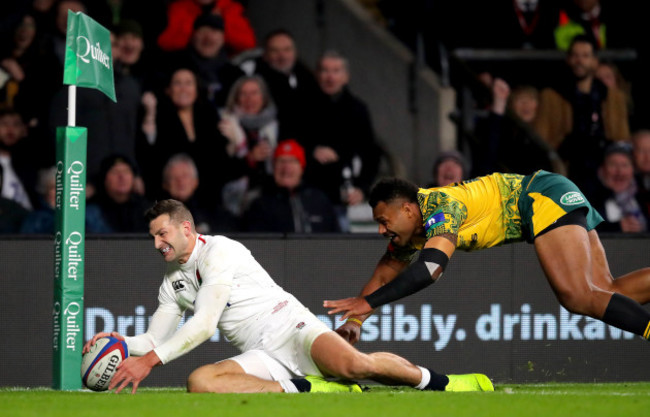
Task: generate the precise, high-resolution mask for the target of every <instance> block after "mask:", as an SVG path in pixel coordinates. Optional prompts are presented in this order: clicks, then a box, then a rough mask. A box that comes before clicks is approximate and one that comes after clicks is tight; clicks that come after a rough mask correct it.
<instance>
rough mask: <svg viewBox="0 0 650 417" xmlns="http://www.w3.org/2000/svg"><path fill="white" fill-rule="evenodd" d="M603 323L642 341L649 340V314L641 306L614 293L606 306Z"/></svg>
mask: <svg viewBox="0 0 650 417" xmlns="http://www.w3.org/2000/svg"><path fill="white" fill-rule="evenodd" d="M603 321H604V322H605V323H607V324H611V325H612V326H614V327H618V328H619V329H623V330H625V331H628V332H632V333H634V334H638V335H639V336H643V338H644V339H650V313H648V312H647V311H646V310H645V309H644V308H643V307H641V304H639V303H637V302H636V301H634V300H632V299H631V298H628V297H626V296H624V295H621V294H618V293H614V294H613V295H612V299H611V300H610V301H609V304H608V305H607V309H606V310H605V314H604V315H603Z"/></svg>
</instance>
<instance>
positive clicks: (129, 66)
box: [0, 0, 650, 234]
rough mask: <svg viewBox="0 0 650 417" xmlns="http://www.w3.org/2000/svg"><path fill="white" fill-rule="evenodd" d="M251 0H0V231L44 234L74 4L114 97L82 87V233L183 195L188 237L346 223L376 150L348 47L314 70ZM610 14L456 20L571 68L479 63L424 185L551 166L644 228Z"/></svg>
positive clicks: (629, 103)
mask: <svg viewBox="0 0 650 417" xmlns="http://www.w3.org/2000/svg"><path fill="white" fill-rule="evenodd" d="M246 3H247V2H244V1H236V0H167V1H155V0H105V1H99V0H96V1H92V2H91V1H82V0H33V1H20V0H10V1H7V2H6V3H3V6H1V7H2V8H3V10H4V12H3V14H2V16H3V17H2V18H0V190H1V197H0V212H1V216H0V233H33V234H34V233H36V234H48V233H52V232H53V228H54V209H53V207H54V202H53V195H54V176H55V174H56V170H55V168H54V167H53V165H54V162H55V161H54V151H55V146H54V143H55V140H54V138H55V129H56V127H57V126H64V125H65V124H66V112H67V90H66V87H65V86H63V85H62V82H61V81H62V78H63V75H62V74H63V62H64V53H65V33H66V19H67V12H68V10H72V11H83V12H85V13H87V14H89V15H91V16H92V17H93V18H94V19H95V20H97V21H99V22H100V23H101V24H102V25H104V26H106V27H108V28H109V29H110V30H111V42H112V45H111V50H112V56H113V63H114V74H115V90H116V96H117V100H118V103H117V104H115V103H113V102H112V101H111V100H110V99H108V98H107V97H105V96H104V95H103V94H102V93H101V92H99V91H95V90H92V89H78V90H77V95H78V98H77V102H78V103H79V105H78V109H77V124H78V125H79V126H84V127H87V128H88V131H89V140H88V157H87V159H88V176H87V181H88V185H87V197H88V201H87V218H86V223H87V226H86V228H87V231H88V232H89V233H145V232H147V225H146V224H144V223H143V219H142V212H143V211H144V210H145V209H146V208H147V207H148V205H149V204H150V203H151V202H153V201H156V200H159V199H163V198H175V199H178V200H180V201H183V202H184V203H185V204H186V205H187V206H188V207H190V209H191V210H192V212H193V213H194V214H195V216H196V224H197V229H198V230H199V232H200V233H226V232H237V231H250V232H280V233H287V232H296V233H309V232H318V233H320V232H346V231H349V227H350V225H349V222H348V220H347V218H346V216H347V210H348V209H349V208H350V207H352V206H356V205H360V204H364V201H365V198H366V196H367V193H368V191H369V188H370V186H371V185H372V183H373V182H374V181H375V180H376V179H377V175H378V172H379V167H380V161H381V155H382V150H381V148H380V146H379V145H378V143H377V139H376V133H375V132H374V130H373V123H372V119H371V114H370V112H369V110H368V107H367V105H366V103H364V102H363V101H362V100H361V99H360V98H359V97H357V96H356V95H355V94H354V93H353V92H352V91H351V90H350V88H349V85H348V83H349V80H350V77H351V76H352V74H350V68H349V63H348V60H347V58H346V57H345V56H343V55H341V54H340V53H338V52H337V51H334V50H326V51H325V52H324V53H322V54H321V55H320V58H319V59H318V61H317V62H316V63H314V64H315V65H314V70H313V71H312V70H311V69H310V65H308V64H307V63H305V62H302V61H301V59H300V55H299V51H298V50H297V47H296V42H295V39H294V37H293V35H292V33H291V32H289V31H287V30H285V29H283V28H278V29H276V30H274V31H272V32H270V33H268V34H265V36H264V37H263V38H261V39H257V38H256V35H255V31H254V28H253V27H252V25H251V23H250V21H249V20H248V19H247V17H246ZM365 3H367V5H368V4H372V3H375V5H376V6H379V7H378V8H377V9H376V10H375V11H376V12H377V15H381V18H382V19H383V20H384V22H385V23H386V25H387V26H388V27H389V28H390V29H391V30H392V31H393V32H394V33H395V35H397V36H398V38H400V39H401V40H402V41H404V42H405V43H406V44H407V45H411V46H413V45H414V43H415V42H414V38H413V34H414V33H415V31H418V30H419V31H420V33H424V34H425V35H426V34H428V35H430V36H429V37H427V38H425V40H426V39H435V40H436V42H435V45H434V46H431V45H429V44H425V49H426V51H427V53H430V51H431V49H432V48H433V49H436V48H439V45H440V43H441V42H443V43H444V42H445V41H446V40H445V37H444V35H442V34H441V33H435V28H434V29H432V28H431V27H430V26H435V25H426V24H425V23H423V22H422V18H423V16H427V13H426V10H425V9H426V7H427V5H428V4H429V2H427V1H421V2H415V3H416V4H417V6H416V7H413V8H410V9H407V8H401V9H400V8H398V7H397V6H396V2H394V1H389V0H385V1H378V2H365ZM484 3H488V2H484ZM489 3H490V5H491V6H490V7H492V2H489ZM506 3H507V5H506ZM471 4H474V3H471ZM481 4H482V3H481ZM423 7H424V9H422V8H423ZM445 7H446V6H445ZM481 7H485V4H484V5H483V6H481ZM443 8H444V7H443ZM499 8H501V9H503V10H501V9H499ZM497 9H498V10H501V11H500V12H499V13H497ZM611 10H612V9H611V8H608V7H607V5H602V6H601V4H600V1H599V0H555V1H547V2H543V1H541V0H515V1H513V2H499V4H498V5H494V10H491V12H492V13H490V14H489V16H493V17H494V18H495V19H497V20H496V21H495V20H492V21H491V24H492V25H497V24H498V25H499V27H500V28H501V30H499V31H493V30H487V29H486V30H485V32H484V36H483V35H482V36H478V37H477V38H476V39H470V38H469V36H470V34H469V33H468V34H466V35H467V36H468V38H467V39H465V41H466V42H470V43H471V42H475V45H476V46H477V47H485V46H492V47H504V48H528V49H531V48H537V49H558V50H562V51H566V66H565V67H566V71H565V72H558V73H557V74H553V77H549V80H547V81H548V82H547V83H546V84H545V85H543V86H540V85H541V84H542V83H540V82H539V80H532V79H531V80H528V82H526V83H521V82H519V81H520V80H517V82H516V83H512V82H510V81H509V80H507V79H504V78H501V77H499V76H496V75H493V74H489V73H484V74H481V75H480V76H477V80H481V81H482V82H483V83H484V86H485V87H486V91H489V96H490V98H489V103H488V104H487V105H486V106H485V108H484V111H483V113H481V116H480V117H479V118H477V120H476V121H475V125H474V126H475V127H474V129H473V132H472V135H473V138H474V141H473V143H472V149H471V150H470V151H469V152H467V150H463V149H459V150H460V151H463V152H459V151H457V150H451V151H447V152H443V153H440V154H439V155H432V156H431V160H432V161H433V164H432V175H431V180H430V181H429V184H422V185H428V186H444V185H447V184H450V183H454V182H459V181H461V180H463V179H467V178H470V177H472V176H476V175H483V174H488V173H491V172H494V171H500V172H516V173H521V174H529V173H531V172H532V171H534V170H537V169H545V170H549V171H554V172H558V173H561V174H563V175H566V176H568V177H569V178H570V179H572V180H573V181H574V182H576V183H577V184H578V185H579V186H580V187H581V189H582V190H583V191H584V192H585V194H586V196H587V198H588V199H590V200H591V201H592V203H593V205H594V207H596V209H597V210H598V211H599V212H600V213H601V214H602V215H603V217H604V218H605V220H606V222H605V223H604V224H603V225H601V229H602V230H603V231H619V232H645V231H647V227H648V220H649V219H650V132H649V131H647V130H640V129H639V130H637V131H636V132H634V129H632V128H631V125H632V124H631V122H630V121H631V118H632V115H633V114H635V115H636V116H638V110H637V108H638V107H637V106H635V105H634V95H633V94H632V92H633V90H632V87H631V84H630V83H629V81H627V80H626V78H625V77H624V76H623V75H622V74H621V71H620V70H619V68H618V67H617V66H616V64H615V63H614V62H611V61H603V60H600V59H599V58H598V52H599V51H600V50H602V49H605V48H607V47H608V45H610V44H611V45H614V46H616V45H617V42H619V38H618V37H617V36H618V34H619V32H617V31H611V30H610V26H609V25H610V22H612V20H611V16H612V15H611V13H612V12H611ZM418 12H421V13H420V14H419V15H418ZM438 18H439V17H438ZM442 27H444V25H443V26H442ZM480 29H481V26H480V25H479V26H477V32H481V30H480ZM431 30H433V32H434V33H430V31H431ZM502 35H503V36H502ZM479 38H480V39H479ZM255 48H259V49H255ZM256 50H261V52H260V53H257V54H255V53H253V54H251V55H250V56H251V57H249V58H248V59H246V60H241V59H237V58H239V57H241V56H242V53H243V55H246V54H247V52H251V51H256ZM432 67H434V69H436V68H435V67H436V65H435V64H434V63H432ZM35 150H38V151H35Z"/></svg>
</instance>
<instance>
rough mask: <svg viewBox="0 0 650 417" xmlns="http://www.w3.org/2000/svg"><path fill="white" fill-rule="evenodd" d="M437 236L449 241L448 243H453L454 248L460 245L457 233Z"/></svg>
mask: <svg viewBox="0 0 650 417" xmlns="http://www.w3.org/2000/svg"><path fill="white" fill-rule="evenodd" d="M437 236H438V237H442V238H444V239H447V240H448V241H450V242H451V243H453V244H454V246H456V244H457V243H458V235H457V234H456V233H442V234H439V235H437Z"/></svg>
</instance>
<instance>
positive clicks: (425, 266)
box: [323, 235, 455, 319]
mask: <svg viewBox="0 0 650 417" xmlns="http://www.w3.org/2000/svg"><path fill="white" fill-rule="evenodd" d="M453 237H454V238H455V235H453ZM453 241H455V239H454V240H453ZM453 241H452V239H450V238H449V237H447V236H442V237H441V236H438V237H434V238H432V239H430V240H429V241H427V243H426V245H425V246H424V249H423V250H422V251H421V252H420V256H419V258H418V260H417V261H416V262H414V263H412V264H411V265H409V266H408V267H407V268H406V269H404V270H403V271H402V272H400V273H399V275H397V277H395V278H394V279H392V280H391V281H390V282H389V283H387V284H386V285H383V286H381V287H380V288H378V289H377V290H376V291H374V292H372V293H371V294H368V295H365V296H359V297H354V298H347V299H343V300H334V301H325V302H324V303H323V304H324V306H325V307H328V308H331V310H330V311H329V312H328V313H329V314H335V313H339V312H345V314H344V315H343V317H342V319H347V318H349V317H351V316H354V315H358V314H367V313H369V312H371V311H372V310H373V309H375V308H377V307H379V306H382V305H384V304H388V303H390V302H393V301H396V300H399V299H401V298H404V297H406V296H408V295H411V294H414V293H416V292H418V291H420V290H422V289H424V288H426V287H428V286H429V285H431V284H433V283H434V282H435V281H436V280H437V279H438V278H439V277H440V276H441V275H442V273H443V271H444V269H445V267H446V266H447V262H448V261H449V257H450V256H451V254H453V252H454V250H455V244H454V243H453ZM371 281H372V280H371Z"/></svg>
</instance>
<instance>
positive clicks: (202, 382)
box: [187, 366, 220, 393]
mask: <svg viewBox="0 0 650 417" xmlns="http://www.w3.org/2000/svg"><path fill="white" fill-rule="evenodd" d="M219 388H220V384H219V381H218V377H217V376H216V375H214V372H210V371H209V369H208V368H207V367H205V366H202V367H200V368H198V369H195V370H194V371H193V372H192V373H191V374H190V376H188V377H187V392H194V393H198V392H220V391H219ZM215 390H217V391H215Z"/></svg>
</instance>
